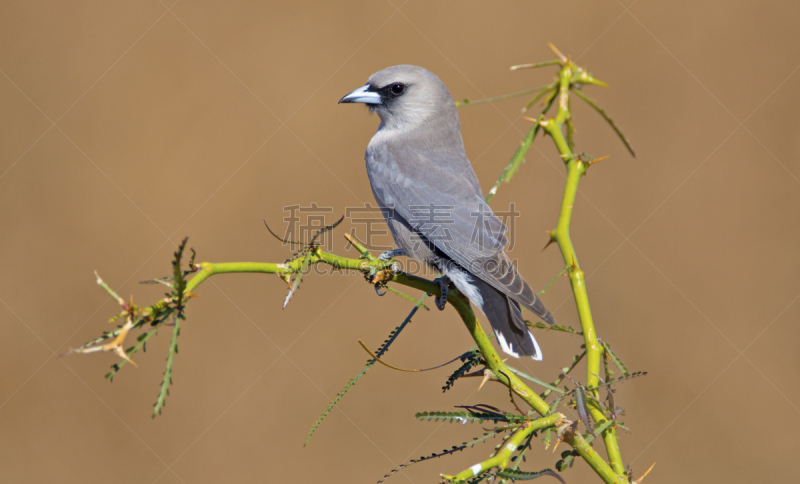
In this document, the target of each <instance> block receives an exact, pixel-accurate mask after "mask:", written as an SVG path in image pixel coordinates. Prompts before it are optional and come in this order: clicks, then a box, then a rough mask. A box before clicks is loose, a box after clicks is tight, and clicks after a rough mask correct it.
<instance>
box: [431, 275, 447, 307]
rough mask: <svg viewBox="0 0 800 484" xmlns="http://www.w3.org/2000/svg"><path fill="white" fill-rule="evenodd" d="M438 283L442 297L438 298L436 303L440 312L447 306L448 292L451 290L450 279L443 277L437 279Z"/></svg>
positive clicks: (435, 300)
mask: <svg viewBox="0 0 800 484" xmlns="http://www.w3.org/2000/svg"><path fill="white" fill-rule="evenodd" d="M436 282H438V283H439V290H440V291H441V293H442V295H441V296H436V299H434V302H435V303H436V307H437V308H439V311H444V307H445V306H447V291H449V290H450V287H449V286H450V278H449V277H447V276H442V277H438V278H436Z"/></svg>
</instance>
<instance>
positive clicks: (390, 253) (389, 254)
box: [378, 249, 406, 261]
mask: <svg viewBox="0 0 800 484" xmlns="http://www.w3.org/2000/svg"><path fill="white" fill-rule="evenodd" d="M401 255H402V256H405V255H406V251H404V250H403V249H394V250H387V251H386V252H383V253H381V255H379V256H378V259H379V260H382V261H387V260H392V259H394V258H395V257H400V256H401Z"/></svg>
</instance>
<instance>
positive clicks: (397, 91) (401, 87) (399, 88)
mask: <svg viewBox="0 0 800 484" xmlns="http://www.w3.org/2000/svg"><path fill="white" fill-rule="evenodd" d="M390 89H391V91H392V94H394V95H395V96H399V95H401V94H403V91H405V90H406V86H405V84H400V83H397V84H392V87H391V88H390Z"/></svg>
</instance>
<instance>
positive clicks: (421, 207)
mask: <svg viewBox="0 0 800 484" xmlns="http://www.w3.org/2000/svg"><path fill="white" fill-rule="evenodd" d="M339 103H364V104H366V105H367V106H369V110H370V111H371V112H374V113H377V114H378V116H379V117H380V120H381V123H380V126H379V127H378V132H377V133H375V135H374V136H373V137H372V140H371V141H370V142H369V145H368V146H367V153H366V157H365V158H366V162H367V175H368V176H369V180H370V183H371V184H372V193H373V194H374V196H375V200H376V201H377V202H378V205H379V206H380V208H381V210H382V211H383V214H384V216H385V218H386V222H387V223H388V225H389V229H390V231H391V233H392V236H393V237H394V241H395V243H396V244H397V246H398V248H399V249H398V250H395V251H389V252H386V253H384V254H381V258H382V259H384V260H388V259H390V258H392V257H396V256H399V255H406V256H408V257H412V258H414V259H417V260H419V261H421V262H423V263H425V264H428V265H430V266H432V267H433V268H435V269H436V270H438V271H439V272H440V273H441V274H443V277H442V278H440V279H439V281H440V285H441V288H442V295H443V297H442V298H437V301H436V302H437V306H438V307H439V309H444V304H445V302H446V297H447V295H446V294H447V284H448V279H449V280H450V281H452V282H453V284H454V285H455V287H456V288H458V290H459V291H461V293H462V294H464V295H465V296H466V297H467V298H468V299H469V300H470V301H471V302H472V304H474V305H475V306H477V307H478V308H479V309H480V310H481V312H483V313H484V314H485V315H486V317H487V319H488V320H489V322H490V323H491V325H492V328H493V329H494V332H495V335H496V336H497V341H498V342H499V343H500V347H501V348H502V349H503V351H504V352H506V353H508V354H509V355H511V356H513V357H515V358H519V357H520V356H530V357H532V358H533V359H534V360H541V359H542V351H541V349H540V348H539V344H538V343H537V342H536V339H535V338H534V337H533V335H532V334H531V333H530V331H529V330H528V327H527V326H526V324H525V320H524V319H523V317H522V313H521V310H520V306H524V307H525V308H527V309H529V310H531V311H532V312H533V313H534V314H536V315H537V316H539V317H540V318H541V319H542V320H544V321H546V322H548V323H550V324H553V323H555V319H554V318H553V316H552V315H551V314H550V312H549V311H548V310H547V309H546V308H545V307H544V304H542V302H541V301H540V300H539V298H538V297H537V296H536V293H534V292H533V290H532V289H531V288H530V286H529V285H528V284H527V283H526V282H525V280H524V279H523V278H522V276H520V275H519V273H518V272H517V270H516V268H515V267H514V266H513V265H512V264H511V261H510V260H509V258H508V256H507V255H506V254H505V252H504V250H505V246H506V244H507V242H508V239H507V237H506V232H507V230H508V229H507V228H506V226H505V224H503V222H502V221H501V220H500V219H499V218H498V217H497V216H496V215H495V214H494V213H493V212H492V210H491V208H489V206H488V205H487V204H486V202H485V201H484V197H483V193H482V192H481V187H480V184H479V183H478V178H477V176H476V175H475V171H474V170H473V169H472V165H471V164H470V162H469V159H468V158H467V155H466V153H465V152H464V142H463V141H462V139H461V124H460V122H459V120H458V113H457V112H456V106H455V103H454V102H453V99H452V97H450V92H449V91H448V90H447V88H446V87H445V86H444V84H443V83H442V81H441V80H440V79H439V78H438V77H436V75H434V74H433V73H432V72H430V71H428V70H426V69H423V68H422V67H417V66H412V65H399V66H394V67H389V68H387V69H384V70H382V71H378V72H376V73H375V74H373V75H372V76H370V78H369V80H368V81H367V85H366V86H363V87H360V88H358V89H356V90H355V91H353V92H351V93H350V94H348V95H346V96H344V97H343V98H342V99H341V100H339Z"/></svg>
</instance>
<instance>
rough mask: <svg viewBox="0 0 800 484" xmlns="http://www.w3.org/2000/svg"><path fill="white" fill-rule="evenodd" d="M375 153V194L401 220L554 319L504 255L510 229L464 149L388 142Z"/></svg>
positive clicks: (371, 161) (372, 172) (372, 167)
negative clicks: (491, 202) (495, 210)
mask: <svg viewBox="0 0 800 484" xmlns="http://www.w3.org/2000/svg"><path fill="white" fill-rule="evenodd" d="M371 151H372V152H371V153H370V152H368V154H367V162H368V165H370V181H371V182H372V186H373V190H374V191H375V195H376V196H377V197H379V198H380V199H382V200H383V201H384V203H385V204H386V205H387V206H393V207H394V209H395V213H396V215H397V216H400V217H403V219H405V221H406V222H408V224H409V225H410V226H411V227H412V228H414V229H415V230H416V231H417V232H419V233H420V234H422V235H423V236H424V237H425V238H427V239H428V240H429V241H431V242H432V243H433V244H434V245H435V246H436V248H437V249H439V250H440V251H442V252H444V253H445V254H447V256H448V257H450V258H451V259H452V260H453V261H455V262H456V263H458V264H459V265H460V266H462V267H464V268H465V269H467V270H468V271H469V272H471V273H472V274H474V275H475V276H477V277H479V278H480V279H482V280H484V281H486V282H487V283H489V284H490V285H491V286H493V287H495V288H496V289H497V290H499V291H501V292H503V293H505V294H507V295H508V296H509V297H511V298H513V299H514V300H516V301H517V302H519V303H520V304H521V305H523V306H526V307H528V308H529V309H531V310H533V311H535V312H536V313H537V314H539V315H540V316H542V317H546V316H549V318H552V316H550V315H549V313H547V310H546V309H544V306H543V305H542V304H541V302H540V301H538V298H537V297H536V294H535V293H534V292H533V290H532V289H531V288H530V286H528V284H527V283H526V282H525V281H524V280H523V279H522V276H520V275H519V273H518V272H517V270H516V269H515V268H514V266H513V265H512V264H511V261H510V260H509V259H508V257H507V256H506V255H505V253H504V249H505V246H506V244H507V242H508V239H507V238H506V232H507V228H506V226H505V225H504V224H503V222H502V221H501V220H500V219H499V218H498V217H497V216H496V215H495V214H494V213H493V212H492V210H491V208H489V206H488V205H487V204H486V202H485V201H484V199H483V195H482V193H481V191H480V185H479V184H478V180H477V177H476V176H475V172H474V170H473V169H472V165H471V164H470V162H469V160H468V159H467V157H466V156H465V155H464V154H463V152H460V151H461V150H450V151H449V152H448V151H446V150H436V149H430V148H429V149H419V148H417V149H412V148H408V144H399V143H398V144H394V143H392V144H389V143H387V144H384V145H382V146H377V147H375V148H374V149H372V150H371ZM459 152H460V153H459ZM370 157H372V159H370ZM542 311H544V314H540V313H541V312H542ZM545 315H546V316H545Z"/></svg>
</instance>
